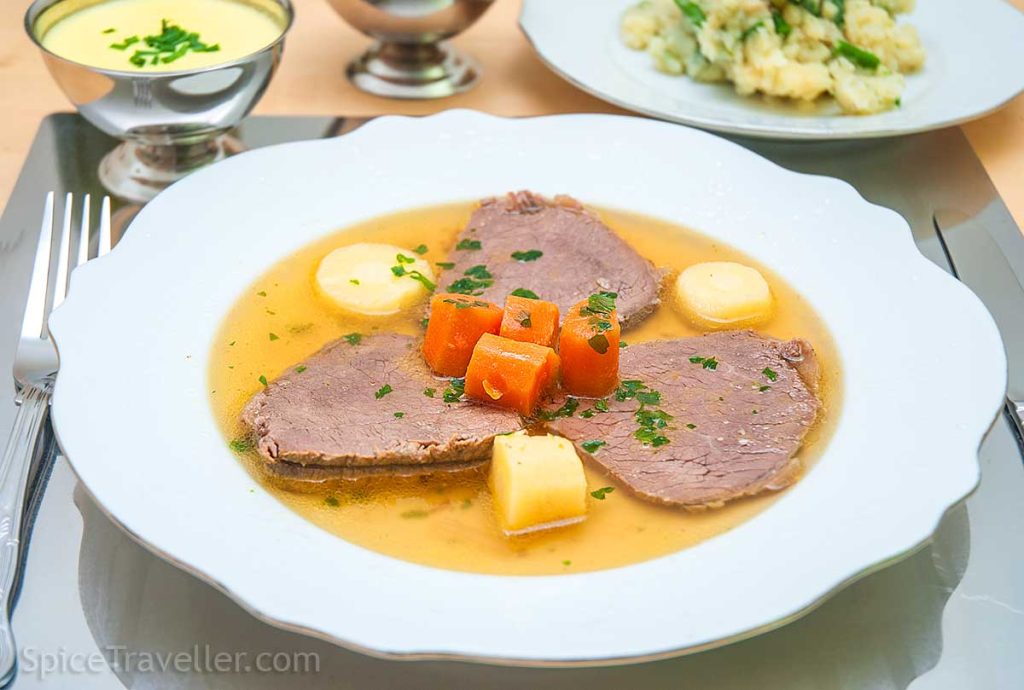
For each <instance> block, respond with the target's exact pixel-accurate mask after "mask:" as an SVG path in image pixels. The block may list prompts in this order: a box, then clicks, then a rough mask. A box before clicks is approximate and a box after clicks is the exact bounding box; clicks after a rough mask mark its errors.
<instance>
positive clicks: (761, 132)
mask: <svg viewBox="0 0 1024 690" xmlns="http://www.w3.org/2000/svg"><path fill="white" fill-rule="evenodd" d="M635 3H636V0H557V2H552V1H551V0H525V2H524V3H523V10H522V14H521V15H520V18H519V24H520V26H521V27H522V29H523V32H524V33H525V34H526V36H527V38H529V39H530V41H531V42H532V43H533V47H534V48H535V49H536V51H537V53H538V54H539V55H540V57H541V59H543V60H544V61H545V62H546V63H547V64H548V66H549V67H551V69H553V70H554V71H555V72H557V73H558V74H559V75H561V76H562V77H564V78H565V79H567V80H568V81H570V82H572V83H573V84H575V85H576V86H578V87H580V88H581V89H583V90H585V91H587V92H589V93H591V94H593V95H594V96H597V97H598V98H601V99H602V100H605V101H608V102H609V103H612V104H614V105H617V106H620V107H622V108H626V109H628V110H632V111H634V112H638V113H643V114H645V115H651V116H653V117H660V118H662V119H665V120H672V121H674V122H681V123H683V124H687V125H695V126H697V127H704V128H706V129H711V130H715V131H719V132H729V133H733V134H744V135H747V136H754V137H768V138H778V139H862V138H868V137H885V136H894V135H900V134H910V133H912V132H922V131H926V130H930V129H938V128H940V127H948V126H949V125H953V124H957V123H959V122H964V121H966V120H971V119H974V118H976V117H981V116H982V115H985V114H986V113H989V112H991V111H993V110H995V109H997V108H999V107H1000V106H1002V105H1004V104H1005V103H1006V102H1007V101H1009V100H1010V99H1012V98H1013V97H1014V96H1016V95H1017V94H1019V93H1020V92H1021V91H1024V69H1021V47H1022V46H1024V14H1021V12H1019V11H1018V10H1016V9H1015V8H1014V7H1013V6H1011V5H1010V4H1008V3H1007V2H1005V0H971V1H970V2H964V1H963V0H923V1H922V2H919V3H917V8H916V9H915V10H914V11H913V12H911V13H910V14H908V15H905V16H902V17H901V19H900V21H901V22H908V23H910V24H912V25H914V26H915V27H917V29H918V32H919V33H920V35H921V40H922V41H923V42H924V46H925V50H926V51H927V54H928V56H927V61H926V62H925V67H924V69H923V70H922V71H921V72H919V73H917V74H912V75H910V76H908V77H907V88H906V91H905V92H904V95H903V99H902V106H901V107H899V108H897V109H895V110H890V111H888V112H884V113H878V114H876V115H862V116H849V115H841V114H839V109H838V107H837V106H835V105H832V106H828V105H822V106H818V107H816V108H812V109H805V110H804V111H801V110H800V109H799V108H798V107H797V106H793V105H788V106H787V105H785V104H781V103H774V104H772V103H768V102H767V101H765V100H762V99H757V98H748V97H744V96H739V95H737V94H736V93H735V92H734V91H733V89H732V87H731V86H729V85H724V84H700V83H697V82H695V81H693V80H691V79H689V78H687V77H673V76H668V75H665V74H661V73H659V72H658V71H657V70H655V69H654V66H653V64H652V61H651V58H650V56H648V55H647V54H646V53H644V52H643V51H636V50H630V49H629V48H627V47H626V46H625V45H623V43H622V41H621V40H620V38H619V21H620V19H621V17H622V13H623V12H624V11H625V10H626V8H627V7H629V6H631V5H633V4H635Z"/></svg>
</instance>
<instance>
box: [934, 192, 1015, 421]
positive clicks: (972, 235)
mask: <svg viewBox="0 0 1024 690" xmlns="http://www.w3.org/2000/svg"><path fill="white" fill-rule="evenodd" d="M985 216H986V214H985V210H984V209H983V210H982V211H981V212H979V213H977V214H974V215H970V214H967V213H963V212H962V211H958V210H952V209H940V210H938V211H936V212H935V216H934V221H935V230H936V232H937V233H938V236H939V241H940V242H941V243H942V247H943V249H944V250H945V252H946V257H947V258H948V259H949V263H950V264H951V265H952V267H953V273H954V275H956V277H957V278H958V279H959V280H960V281H961V282H963V283H964V284H965V285H967V287H969V288H971V290H973V291H974V293H975V294H976V295H977V296H978V297H979V298H981V301H982V302H984V303H985V306H986V307H988V310H989V312H990V313H991V314H992V317H993V318H994V319H995V321H996V325H998V326H999V333H1000V335H1001V336H1002V338H1003V346H1004V347H1005V348H1006V358H1007V365H1008V372H1007V390H1006V402H1007V407H1008V411H1009V413H1010V417H1011V419H1012V420H1013V422H1014V424H1015V425H1016V426H1017V433H1018V437H1019V438H1024V287H1022V286H1021V281H1020V277H1019V276H1018V275H1017V273H1016V271H1014V270H1013V267H1012V266H1011V265H1010V262H1009V261H1008V260H1007V258H1006V255H1005V254H1004V253H1003V251H1002V250H1001V249H1000V248H999V245H998V244H997V243H996V241H995V238H994V237H993V236H992V234H991V232H990V230H989V227H988V224H989V222H992V221H993V218H986V217H985ZM998 221H999V222H1012V221H1009V220H1004V218H1003V217H999V218H998ZM1017 232H1018V233H1019V232H1020V231H1019V230H1017Z"/></svg>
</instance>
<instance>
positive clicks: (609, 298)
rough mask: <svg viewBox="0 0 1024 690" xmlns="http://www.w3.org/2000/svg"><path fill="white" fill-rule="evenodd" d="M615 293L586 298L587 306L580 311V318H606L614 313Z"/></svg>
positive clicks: (602, 293) (599, 293) (603, 293)
mask: <svg viewBox="0 0 1024 690" xmlns="http://www.w3.org/2000/svg"><path fill="white" fill-rule="evenodd" d="M618 296H619V293H617V292H598V293H595V294H593V295H591V296H590V297H588V298H587V306H585V307H583V308H582V309H580V315H581V316H608V315H610V314H611V313H612V312H613V311H615V298H616V297H618Z"/></svg>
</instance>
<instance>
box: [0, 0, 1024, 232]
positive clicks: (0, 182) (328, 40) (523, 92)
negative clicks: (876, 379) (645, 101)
mask: <svg viewBox="0 0 1024 690" xmlns="http://www.w3.org/2000/svg"><path fill="white" fill-rule="evenodd" d="M923 1H924V2H927V1H928V0H923ZM1010 1H1011V2H1012V3H1013V4H1014V5H1016V6H1017V7H1018V8H1020V9H1024V0H1010ZM293 2H294V3H295V5H296V10H297V12H296V14H297V19H296V23H295V27H294V29H293V31H292V34H291V36H289V38H288V46H287V50H286V51H285V57H284V62H283V64H282V66H281V70H280V72H279V73H278V74H277V76H276V77H275V79H274V81H273V83H272V84H271V85H270V88H269V90H268V91H267V94H266V96H265V97H264V98H263V100H262V101H261V102H260V104H259V106H258V107H257V109H256V112H257V113H263V114H275V115H351V116H361V115H379V114H385V113H403V114H426V113H431V112H435V111H437V110H442V109H445V108H475V109H477V110H485V111H488V112H492V113H495V114H499V115H538V114H544V113H563V112H621V111H619V110H618V109H617V108H615V107H613V106H609V105H606V104H605V103H603V102H602V101H599V100H597V99H595V98H593V97H591V96H589V95H587V94H585V93H583V92H581V91H579V90H577V89H575V88H574V87H572V86H570V85H569V84H567V83H566V82H564V81H562V80H561V79H559V78H558V77H556V76H555V75H554V74H553V73H552V72H550V71H549V70H548V69H547V68H546V67H545V66H544V65H543V64H542V63H541V62H540V60H538V59H537V57H536V56H535V55H534V54H533V51H532V50H531V48H530V46H529V45H528V43H527V42H526V40H525V39H524V38H523V36H522V34H521V33H520V32H519V29H518V26H517V23H516V17H517V16H518V13H519V5H520V0H497V2H496V4H495V6H494V7H493V8H492V9H491V10H490V11H489V12H488V13H487V14H486V15H485V16H484V17H483V19H481V20H480V21H479V22H478V23H477V24H476V25H475V26H474V27H472V28H471V29H470V30H469V31H467V32H466V33H465V34H464V35H463V36H461V37H459V38H458V39H457V40H456V43H457V44H458V45H460V46H461V47H462V48H463V49H465V50H467V51H469V52H471V53H472V54H473V55H474V56H475V57H476V58H477V59H478V60H479V61H480V62H481V63H482V64H483V67H484V72H485V73H484V78H483V80H482V81H481V83H480V84H479V86H478V87H477V88H476V89H474V90H473V91H471V92H469V93H466V94H462V95H460V96H456V97H454V98H449V99H444V100H440V101H413V102H409V101H398V100H388V99H383V98H377V97H374V96H369V95H366V94H364V93H362V92H360V91H357V90H356V89H354V88H353V87H352V86H351V85H350V84H349V83H348V81H347V80H346V79H345V76H344V66H345V64H346V62H347V61H348V60H349V59H350V58H351V57H353V56H355V55H357V54H358V53H360V52H361V51H362V50H363V48H364V47H365V45H366V43H367V39H365V38H364V37H362V36H361V35H360V34H358V33H357V32H355V31H354V30H353V29H351V28H349V27H348V26H347V25H346V24H345V23H344V22H343V21H342V20H341V19H340V18H339V17H337V16H336V15H335V14H334V13H333V12H332V11H331V9H330V8H329V7H328V6H327V3H326V2H325V0H293ZM548 2H557V0H548ZM627 2H628V0H623V4H626V3H627ZM28 5H29V2H28V1H27V0H3V2H0V113H2V115H0V123H2V126H0V206H2V205H4V204H5V203H6V201H7V197H8V195H9V194H10V191H11V188H12V186H13V185H14V182H15V179H16V177H17V175H18V171H19V170H20V168H21V164H22V162H23V161H24V159H25V155H26V154H27V153H28V148H29V145H30V144H31V142H32V137H33V135H34V134H35V131H36V128H37V127H38V126H39V121H40V119H41V118H42V117H43V116H45V115H47V114H48V113H51V112H54V111H61V110H68V109H70V106H69V104H68V102H67V100H66V99H65V98H64V96H63V94H62V93H61V91H60V90H59V89H58V88H57V86H56V85H55V84H54V83H53V81H52V80H51V79H50V77H49V74H48V73H47V72H46V69H45V68H44V66H43V63H42V60H41V59H40V57H39V55H38V54H37V51H36V49H35V47H34V46H33V44H32V43H31V41H29V39H28V38H27V36H26V35H25V33H24V30H23V28H22V22H23V19H22V18H23V15H24V12H25V10H26V9H27V7H28ZM1022 69H1024V67H1022ZM964 131H965V132H966V133H967V136H968V138H969V139H970V141H971V144H972V145H973V146H974V149H975V151H976V152H977V153H978V155H979V157H980V158H981V160H982V162H983V163H984V164H985V167H986V169H987V170H988V173H989V175H990V176H991V177H992V179H993V181H994V182H995V184H996V187H997V188H998V189H999V191H1000V193H1001V194H1002V196H1003V198H1004V199H1005V200H1006V203H1007V205H1008V206H1009V207H1010V210H1011V212H1012V213H1013V215H1014V218H1015V219H1016V220H1017V224H1018V225H1019V226H1022V227H1024V96H1021V97H1018V98H1017V99H1016V100H1015V101H1013V102H1012V103H1011V104H1010V105H1008V106H1007V107H1005V108H1003V109H1002V110H1000V111H999V112H997V113H994V114H992V115H989V116H988V117H986V118H984V119H981V120H978V121H976V122H973V123H970V124H968V125H966V126H964Z"/></svg>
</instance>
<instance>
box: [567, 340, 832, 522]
mask: <svg viewBox="0 0 1024 690" xmlns="http://www.w3.org/2000/svg"><path fill="white" fill-rule="evenodd" d="M620 376H621V385H620V387H619V388H618V390H617V391H616V393H615V394H613V395H611V396H608V398H606V399H604V400H603V401H593V400H583V399H581V400H579V401H578V406H576V405H577V403H576V402H574V401H573V400H569V401H568V403H569V404H568V406H565V405H563V407H562V408H561V412H559V413H556V414H555V416H554V418H553V419H551V420H550V421H549V426H550V428H551V429H552V431H554V432H556V433H559V434H561V435H563V436H565V437H567V438H569V439H571V440H572V441H573V442H575V444H576V446H577V447H578V448H579V449H580V450H581V451H582V452H584V453H588V454H589V455H590V456H591V457H592V458H593V460H594V461H595V462H596V463H597V464H599V465H601V466H602V467H604V468H605V469H606V470H607V471H608V472H609V473H610V474H611V475H612V476H614V477H615V478H616V479H618V480H619V481H620V482H622V483H623V484H624V485H625V486H626V487H628V488H629V489H630V490H631V491H632V492H633V493H635V494H636V495H637V496H639V497H641V498H644V499H647V500H650V501H653V502H656V503H662V504H667V505H674V506H684V507H689V508H698V507H717V506H720V505H722V504H723V503H725V502H726V501H730V500H733V499H737V498H740V497H743V496H750V495H754V494H757V493H760V492H762V491H765V490H770V489H779V488H782V487H784V486H786V485H788V484H790V483H791V482H792V481H794V480H795V479H796V477H797V476H798V475H799V473H800V470H801V463H800V460H799V458H798V457H797V456H796V455H797V452H798V450H799V449H800V446H801V444H802V443H803V440H804V437H805V436H806V434H807V432H808V431H809V430H810V428H811V426H812V425H813V423H814V420H815V417H816V415H817V412H818V408H819V406H820V403H819V401H818V398H817V396H816V393H815V391H816V390H817V381H818V363H817V359H816V357H815V353H814V350H813V348H812V347H811V346H810V345H809V344H808V343H807V342H806V341H803V340H799V339H798V340H789V341H782V340H776V339H774V338H767V337H763V336H760V335H758V334H756V333H753V332H751V331H727V332H722V333H714V334H710V335H706V336H702V337H695V338H681V339H677V340H665V341H655V342H647V343H639V344H636V345H631V346H630V347H628V348H626V349H624V350H622V353H621V361H620ZM556 402H564V399H563V400H560V401H556ZM574 406H576V407H575V410H573V409H572V408H573V407H574ZM552 409H553V408H552ZM605 410H606V411H605ZM568 411H572V414H571V415H569V414H567V413H568ZM548 416H551V412H549V413H548Z"/></svg>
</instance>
